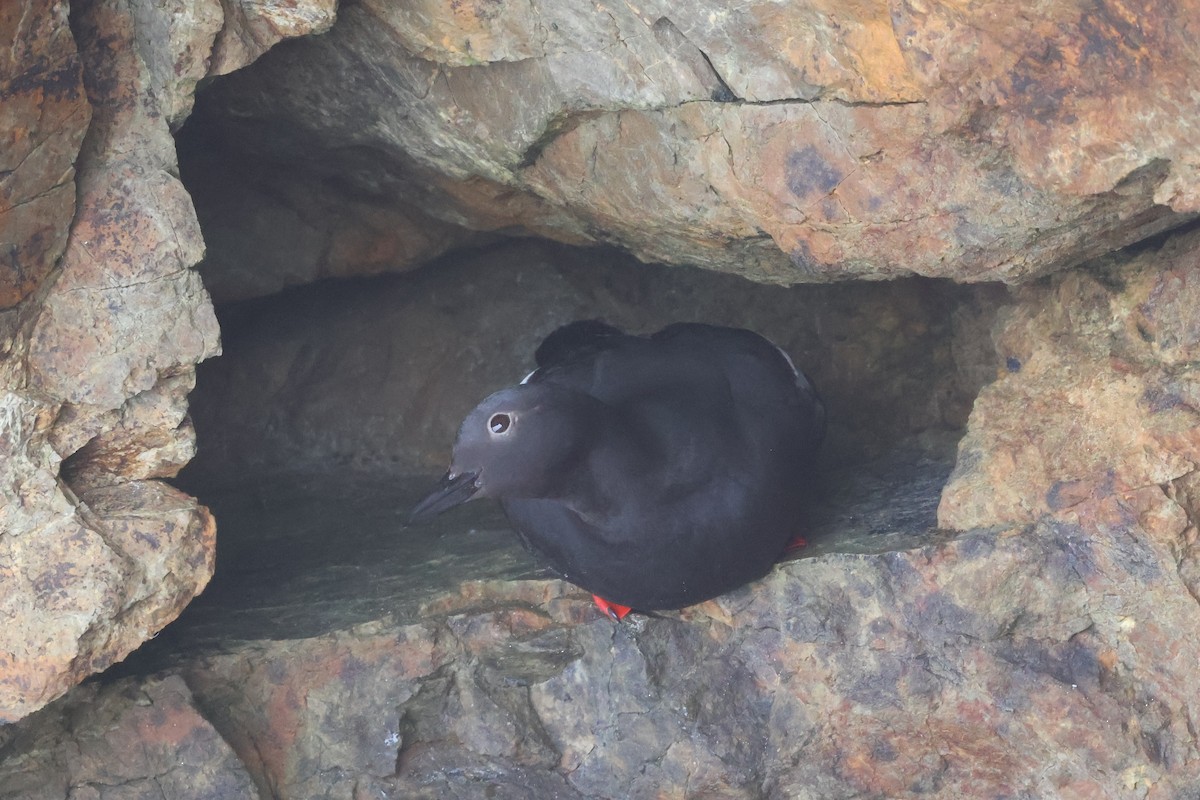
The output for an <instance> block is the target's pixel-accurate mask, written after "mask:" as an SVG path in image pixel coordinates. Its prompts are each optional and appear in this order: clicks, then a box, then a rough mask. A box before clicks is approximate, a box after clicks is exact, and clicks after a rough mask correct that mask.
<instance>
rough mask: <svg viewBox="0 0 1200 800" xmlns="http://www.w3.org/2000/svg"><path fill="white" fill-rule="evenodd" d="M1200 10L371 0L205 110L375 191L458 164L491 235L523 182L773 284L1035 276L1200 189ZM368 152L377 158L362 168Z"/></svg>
mask: <svg viewBox="0 0 1200 800" xmlns="http://www.w3.org/2000/svg"><path fill="white" fill-rule="evenodd" d="M1198 15H1200V5H1197V3H1196V0H1181V2H1179V3H1173V4H1168V5H1161V4H1151V3H1140V4H1138V3H1134V4H1130V3H1120V2H1103V3H1099V4H1096V3H1092V2H1084V0H1063V1H1062V2H1058V3H1055V4H1050V5H1041V6H1038V7H1037V8H1036V9H1033V8H1025V9H1019V10H1011V9H1009V8H1008V7H1007V6H1003V5H1002V4H998V3H974V4H967V5H964V4H961V3H959V4H955V3H934V4H928V3H899V4H895V5H894V6H893V7H890V8H886V9H885V8H883V7H877V6H872V5H870V4H861V3H860V4H853V3H836V2H820V3H815V4H800V3H793V4H784V5H781V4H778V3H769V2H751V3H748V4H743V5H741V6H739V7H738V8H736V9H731V8H729V6H728V4H726V3H717V2H711V3H709V2H702V3H699V4H692V5H689V6H688V7H687V8H680V7H678V6H677V5H672V4H666V3H661V2H649V3H636V4H623V5H619V6H614V7H608V6H605V7H603V8H599V7H593V6H591V5H586V4H585V5H584V6H578V7H575V6H572V7H570V8H567V7H563V6H562V5H561V4H554V3H542V2H535V3H532V4H526V5H517V4H503V5H500V6H497V5H495V4H493V3H487V2H464V3H458V2H455V3H442V2H436V1H433V2H422V3H419V4H416V5H407V4H406V5H403V6H394V5H392V4H385V3H377V2H364V3H360V4H355V5H352V6H347V7H346V8H344V9H342V12H341V15H340V18H339V21H338V23H337V24H336V25H335V26H334V27H333V28H332V29H331V30H330V32H329V33H328V34H326V35H324V36H322V37H317V38H311V39H306V40H302V41H300V42H297V43H294V44H293V46H290V47H288V48H285V49H280V50H277V51H274V52H272V53H270V54H268V55H267V56H266V57H264V58H263V59H262V60H260V61H259V62H258V63H257V64H255V65H254V66H253V67H252V68H250V69H248V70H245V71H243V72H240V73H238V74H236V75H231V76H230V77H229V78H228V79H227V80H225V81H223V82H221V83H220V84H218V85H214V86H213V87H212V89H211V91H210V92H209V93H208V96H207V97H205V98H202V99H201V111H200V115H201V116H203V117H204V118H205V120H206V121H207V122H210V123H212V124H213V125H214V126H216V127H223V128H224V129H225V131H226V141H227V142H228V143H229V144H230V146H231V147H232V148H233V150H234V151H235V152H236V153H238V155H231V156H230V158H231V159H239V158H246V157H250V158H258V157H262V156H263V154H266V153H275V154H280V153H286V154H287V155H286V159H287V160H288V162H289V163H290V164H291V165H292V168H293V169H295V170H298V171H301V172H304V173H316V174H322V175H325V174H338V175H340V176H341V178H342V180H343V181H344V184H345V186H346V190H347V192H348V193H349V194H351V195H353V194H355V193H359V192H364V191H365V192H376V191H377V190H378V188H379V178H378V175H379V172H381V171H382V172H384V173H386V174H389V175H399V176H400V183H401V184H403V183H404V181H405V180H406V179H405V178H404V177H403V176H404V174H405V173H406V172H410V171H411V170H410V168H411V166H412V165H414V164H415V165H416V166H418V167H419V168H420V170H423V171H427V172H428V171H431V172H433V173H435V174H440V175H441V176H443V177H441V178H439V179H438V180H437V181H436V183H438V184H440V186H441V187H442V190H441V191H440V192H432V193H429V196H430V201H429V203H428V204H427V205H425V208H426V210H428V211H430V212H432V213H434V214H436V215H437V216H440V217H441V218H443V219H446V220H448V221H455V222H458V221H462V222H465V224H467V225H468V226H470V227H474V228H476V229H490V228H492V227H493V226H494V224H495V223H494V219H495V216H496V215H495V213H494V212H490V213H489V212H483V213H480V211H479V209H480V208H481V207H482V206H484V205H486V203H485V198H496V197H503V196H505V195H506V193H507V196H509V197H511V198H513V200H512V203H511V208H512V211H513V212H514V215H515V216H516V220H515V222H516V224H517V227H516V228H514V229H515V230H522V229H523V230H526V231H534V230H536V231H540V232H542V233H544V234H548V235H551V236H553V237H555V238H559V239H561V240H563V241H579V240H580V238H581V236H582V237H583V238H585V239H588V240H591V241H596V242H604V243H609V244H617V245H620V246H622V247H625V248H627V249H629V250H630V251H632V252H633V253H634V254H636V255H637V256H639V257H640V258H642V259H643V260H656V261H666V262H670V263H693V264H699V265H702V266H707V267H712V268H716V269H720V270H725V271H731V272H738V273H741V274H744V275H746V276H748V277H751V278H753V279H755V280H759V281H765V282H771V283H786V284H791V283H797V282H808V281H824V280H835V279H844V278H854V277H865V278H891V277H896V276H900V275H906V274H912V273H917V274H921V275H929V276H943V277H951V278H955V279H957V280H965V281H981V280H1003V281H1007V282H1020V281H1022V280H1025V279H1028V278H1030V277H1033V276H1037V275H1040V274H1044V273H1047V272H1050V271H1052V270H1055V269H1057V268H1061V267H1064V266H1069V265H1073V264H1078V263H1081V262H1083V261H1085V260H1087V259H1088V258H1092V257H1095V256H1098V255H1102V254H1103V253H1105V252H1107V251H1110V250H1112V249H1114V248H1116V247H1120V246H1123V245H1125V244H1128V243H1130V242H1133V241H1137V240H1140V239H1142V238H1144V237H1146V236H1148V235H1150V234H1152V233H1154V232H1156V231H1158V230H1161V229H1163V228H1166V227H1170V226H1173V225H1177V224H1179V223H1181V222H1183V221H1185V220H1186V219H1187V218H1188V215H1190V214H1193V213H1195V212H1198V211H1200V193H1198V192H1197V190H1196V188H1195V186H1196V185H1197V182H1198V181H1197V177H1198V169H1200V159H1198V157H1197V155H1196V154H1197V153H1198V152H1200V123H1198V122H1197V120H1200V113H1197V100H1196V98H1197V97H1200V92H1198V83H1197V82H1198V81H1200V78H1198V77H1197V76H1200V56H1197V54H1196V51H1195V49H1194V48H1193V47H1192V46H1191V44H1190V41H1191V40H1190V36H1191V32H1190V29H1189V27H1188V24H1187V23H1180V22H1179V21H1180V20H1188V19H1192V18H1195V17H1197V16H1198ZM318 109H319V111H318ZM363 153H370V154H372V156H373V158H374V160H375V163H376V164H377V166H378V167H379V170H376V171H375V172H373V173H372V172H364V171H361V170H359V171H355V170H354V169H352V168H351V165H352V164H354V163H355V161H356V160H358V159H360V157H361V154H363ZM428 183H429V182H428V180H426V179H418V180H410V183H409V186H410V187H412V186H416V185H417V184H421V185H423V186H424V190H425V191H426V192H428V188H429V187H428ZM450 184H455V186H454V187H453V188H449V187H450ZM405 193H407V190H405V191H403V192H400V194H405ZM510 224H511V223H510Z"/></svg>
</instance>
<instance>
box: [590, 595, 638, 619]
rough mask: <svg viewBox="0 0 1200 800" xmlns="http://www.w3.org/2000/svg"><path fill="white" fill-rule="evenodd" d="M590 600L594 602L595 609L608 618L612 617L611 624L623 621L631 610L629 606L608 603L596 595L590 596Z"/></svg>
mask: <svg viewBox="0 0 1200 800" xmlns="http://www.w3.org/2000/svg"><path fill="white" fill-rule="evenodd" d="M592 600H594V601H595V602H596V607H597V608H599V609H600V610H601V611H603V612H604V613H605V614H608V616H610V617H612V620H613V622H620V621H621V620H623V619H625V615H626V614H628V613H629V612H630V611H632V610H633V609H631V608H630V607H629V606H623V605H620V604H618V603H610V602H609V601H607V600H605V599H604V598H603V597H601V596H600V595H598V594H594V595H592Z"/></svg>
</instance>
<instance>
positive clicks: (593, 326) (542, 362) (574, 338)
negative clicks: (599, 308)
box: [533, 319, 625, 369]
mask: <svg viewBox="0 0 1200 800" xmlns="http://www.w3.org/2000/svg"><path fill="white" fill-rule="evenodd" d="M624 336H625V334H624V333H622V332H621V331H620V330H618V329H617V328H614V327H613V326H612V325H609V324H608V323H607V322H603V321H601V320H598V319H582V320H578V321H577V322H571V323H569V324H567V325H563V326H562V327H561V328H558V329H557V330H555V331H554V332H553V333H551V334H550V335H549V336H547V337H546V338H545V339H544V340H543V341H542V343H541V344H540V345H538V349H537V352H535V353H534V354H533V359H534V361H535V362H537V365H538V369H549V368H551V367H555V366H560V365H563V364H567V363H569V362H572V361H579V360H581V359H586V358H592V357H594V356H595V355H596V354H597V353H599V352H601V351H603V350H606V349H608V348H610V347H613V346H614V345H615V344H616V343H617V342H618V341H620V339H622V338H624Z"/></svg>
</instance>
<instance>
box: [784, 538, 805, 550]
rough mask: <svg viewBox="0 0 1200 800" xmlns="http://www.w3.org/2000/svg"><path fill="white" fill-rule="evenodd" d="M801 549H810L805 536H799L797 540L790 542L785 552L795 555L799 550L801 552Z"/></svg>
mask: <svg viewBox="0 0 1200 800" xmlns="http://www.w3.org/2000/svg"><path fill="white" fill-rule="evenodd" d="M801 547H808V540H807V539H805V538H804V537H803V536H797V537H796V538H794V539H792V540H791V541H790V542H788V543H787V547H785V548H783V552H785V553H794V552H796V551H797V550H799V549H800V548H801Z"/></svg>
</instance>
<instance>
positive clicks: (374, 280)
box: [131, 102, 1009, 665]
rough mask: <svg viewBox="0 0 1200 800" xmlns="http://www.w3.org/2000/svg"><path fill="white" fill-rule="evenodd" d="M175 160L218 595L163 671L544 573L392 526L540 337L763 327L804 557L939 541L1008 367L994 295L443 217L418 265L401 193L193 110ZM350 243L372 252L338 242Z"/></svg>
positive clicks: (515, 552)
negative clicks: (193, 653)
mask: <svg viewBox="0 0 1200 800" xmlns="http://www.w3.org/2000/svg"><path fill="white" fill-rule="evenodd" d="M178 146H179V157H180V171H181V176H182V178H183V180H184V182H185V185H186V186H187V188H188V191H189V193H190V194H191V195H192V197H193V199H194V201H195V204H196V210H197V216H198V217H199V219H200V221H201V225H202V229H203V231H204V236H205V241H206V243H207V244H208V257H207V258H206V260H205V261H204V262H202V263H201V265H200V266H199V270H200V272H201V275H202V276H203V277H204V279H205V282H206V285H208V286H209V288H210V290H211V291H212V292H213V294H214V299H215V300H216V301H217V312H218V318H219V320H220V323H221V330H222V340H223V350H224V354H223V355H222V356H220V357H219V358H217V359H214V360H211V361H209V362H206V363H204V364H202V365H200V367H199V369H198V374H197V387H196V389H195V391H194V392H193V393H192V395H191V398H190V406H191V414H192V418H193V421H194V424H195V427H196V431H197V442H198V447H197V455H196V457H195V459H194V460H193V461H192V463H191V464H189V466H188V467H187V468H185V469H184V471H183V472H182V473H181V475H180V476H179V478H178V479H177V484H178V485H179V486H180V487H181V488H183V489H184V490H185V491H187V492H189V493H191V494H194V495H195V496H196V497H198V498H199V499H200V501H201V502H203V503H205V504H206V505H209V506H210V507H211V508H212V510H213V511H214V513H215V515H216V518H217V523H218V529H219V535H218V541H219V543H218V547H217V567H216V572H215V576H214V578H213V580H212V582H211V584H210V585H209V587H208V588H207V590H206V591H205V592H204V593H203V594H202V595H201V596H200V597H199V598H197V600H196V601H194V602H193V603H192V604H191V606H190V607H189V608H188V609H187V610H186V611H185V612H184V614H183V616H182V617H181V618H180V619H179V620H178V621H177V622H176V623H174V624H173V625H171V626H169V627H168V629H167V630H166V631H165V632H164V633H163V635H162V636H160V637H159V638H158V639H157V640H156V641H155V642H154V643H153V644H152V645H149V646H148V647H147V648H145V649H146V650H147V651H148V653H149V656H148V657H149V659H150V663H155V662H156V660H158V659H161V658H164V657H165V658H170V657H172V656H173V655H174V654H175V651H176V650H177V649H180V648H188V647H196V646H201V645H203V644H204V643H209V644H211V643H214V642H219V641H221V640H225V639H253V638H257V637H264V636H265V637H270V638H294V637H306V636H313V635H318V634H320V633H324V632H327V631H330V630H335V629H345V628H347V627H351V626H353V625H355V624H359V623H363V622H368V621H370V620H373V619H378V618H380V617H382V616H385V615H391V616H392V617H394V618H400V619H403V618H405V617H406V616H408V617H414V616H416V615H418V614H419V613H420V609H421V601H422V598H423V597H425V596H428V595H430V594H434V593H435V592H436V590H437V589H438V588H444V587H446V586H448V585H451V584H455V585H457V583H460V582H462V581H471V580H475V581H486V580H492V579H495V580H514V579H521V578H527V577H537V576H539V575H543V574H544V573H543V572H542V571H541V570H540V569H539V567H538V565H537V563H536V562H535V561H534V560H533V559H532V558H531V557H530V556H529V555H528V554H527V553H526V552H525V551H524V550H523V549H522V548H521V547H520V545H519V543H518V542H517V539H516V537H515V536H514V535H513V534H512V533H511V531H509V530H508V529H507V524H506V521H505V519H504V517H503V514H502V513H501V511H500V509H499V507H498V506H496V505H495V504H493V503H491V502H490V501H485V502H480V503H472V504H469V505H468V506H467V507H465V508H462V509H458V510H456V511H455V512H452V513H450V514H448V515H446V516H445V517H443V518H441V519H439V520H438V521H437V522H436V523H435V524H434V525H431V526H429V527H427V528H406V527H405V525H404V522H405V518H406V515H407V512H408V509H409V508H410V507H411V505H412V503H413V502H414V501H415V500H416V499H417V498H418V497H419V496H420V494H421V493H422V492H423V491H424V490H425V489H427V488H428V486H429V485H430V484H431V482H432V481H433V479H434V477H435V476H436V475H438V474H440V473H441V471H442V470H443V469H444V468H445V460H446V459H447V458H448V455H449V451H450V446H451V444H452V442H453V439H454V433H455V430H456V428H457V425H458V423H459V421H460V420H461V418H462V416H463V415H464V414H465V413H466V411H468V410H469V409H470V408H471V407H472V406H473V405H474V404H475V403H476V402H477V401H478V400H480V399H481V398H482V397H484V396H486V395H487V394H489V393H491V392H492V391H495V390H496V389H498V388H501V387H503V386H506V385H511V384H512V383H515V382H516V381H518V380H519V379H520V378H521V376H523V375H524V374H526V373H527V372H528V371H529V370H530V369H531V368H532V354H533V351H534V349H535V348H536V345H537V343H538V342H539V341H540V340H541V339H542V338H543V337H544V336H545V335H546V334H548V333H549V332H550V331H552V330H553V329H554V328H556V327H557V326H559V325H561V324H564V323H566V322H569V321H571V320H574V319H586V318H601V319H604V320H606V321H608V322H609V323H612V324H614V325H617V326H618V327H620V328H622V329H624V330H628V331H630V332H637V333H646V332H651V331H654V330H657V329H659V328H661V327H663V326H664V325H666V324H669V323H671V322H676V321H702V322H710V323H715V324H721V325H730V326H734V327H745V328H750V329H753V330H756V331H758V332H759V333H762V334H763V335H765V336H767V337H768V338H769V339H771V340H772V341H774V342H775V343H777V344H778V345H779V346H780V347H782V348H783V349H784V350H785V351H786V352H787V353H788V354H789V356H790V357H791V358H792V359H793V361H794V362H795V363H796V364H797V365H798V366H800V367H801V368H802V369H803V370H804V371H805V372H806V373H807V374H808V375H809V376H810V377H811V378H812V380H813V381H814V383H815V384H816V385H817V387H818V389H819V391H820V392H821V395H822V397H823V399H824V401H825V403H826V406H827V407H828V410H829V433H828V436H827V440H826V443H825V445H824V448H823V451H822V456H821V458H822V467H821V470H820V474H821V479H820V480H821V484H822V485H821V486H820V488H819V489H818V491H817V492H816V500H815V501H814V504H813V507H812V509H811V515H810V517H809V518H808V519H805V520H803V521H801V523H800V524H801V525H802V527H803V528H804V529H805V530H806V531H807V532H808V534H809V535H808V539H809V541H810V545H809V547H808V548H806V549H804V550H803V551H801V552H800V553H799V554H798V555H797V556H795V557H799V558H809V557H816V556H819V555H821V554H823V553H828V552H879V551H883V550H889V549H894V548H902V547H906V546H911V545H912V543H913V542H914V541H919V540H921V539H923V538H928V537H929V536H931V535H933V532H934V531H935V529H936V524H937V522H936V511H937V504H938V499H939V496H940V491H941V487H942V486H943V485H944V484H945V482H946V480H947V478H948V476H949V474H950V471H951V469H952V468H953V465H954V459H955V448H956V444H957V441H958V439H959V438H960V437H961V435H962V433H963V431H964V430H965V426H966V420H967V415H968V414H969V412H970V409H971V405H972V403H973V401H974V398H975V396H976V395H977V394H978V391H979V389H980V388H981V387H982V386H983V385H984V384H986V383H987V382H989V381H990V380H991V379H992V378H993V377H994V376H995V374H996V369H997V364H996V357H995V354H994V348H993V345H992V342H991V333H990V332H991V328H992V324H993V322H994V321H995V319H996V315H997V313H999V311H1000V309H1002V308H1003V307H1004V305H1005V304H1006V303H1007V302H1008V300H1009V295H1008V290H1007V289H1006V288H1005V287H1003V286H1001V285H998V284H977V285H959V284H955V283H952V282H950V281H946V280H938V279H925V278H905V279H899V280H893V281H887V282H845V283H837V284H810V285H797V286H791V287H786V286H773V285H765V284H760V283H755V282H752V281H749V280H746V279H744V278H741V277H739V276H736V275H730V274H722V273H717V272H713V271H709V270H704V269H700V268H694V267H681V266H667V265H661V264H644V263H641V262H639V261H637V260H635V259H633V258H632V257H630V256H629V255H627V254H625V253H623V252H621V251H619V250H617V249H612V248H605V247H580V246H573V245H571V244H564V243H559V242H551V241H548V240H545V239H541V238H538V237H535V236H529V235H520V236H506V235H503V234H501V233H498V232H490V233H488V232H483V233H480V232H474V231H468V230H466V229H464V228H459V227H457V226H448V225H446V226H445V227H444V228H439V227H437V225H444V223H441V222H439V223H437V225H434V226H432V229H431V230H423V231H421V234H422V235H423V236H424V237H425V238H424V239H421V240H420V241H419V242H418V243H417V245H416V246H415V248H416V249H412V250H408V251H404V249H403V247H402V246H400V245H398V244H397V240H398V239H399V238H403V237H404V236H405V235H406V234H407V233H408V232H411V230H412V228H405V227H404V226H403V225H401V226H400V227H398V228H394V229H389V227H388V226H389V225H391V224H392V223H395V222H396V217H395V215H391V216H389V214H388V213H387V212H386V208H387V207H388V204H389V203H391V202H393V201H394V200H395V198H394V197H392V198H391V200H389V199H387V198H383V197H380V196H377V197H365V196H364V195H363V194H362V193H361V192H354V191H350V190H349V189H347V186H346V185H345V184H344V183H341V182H338V181H336V180H333V179H331V178H330V176H329V175H327V174H321V173H319V172H318V173H307V172H306V171H305V170H304V169H303V167H302V165H295V164H293V165H292V166H291V167H289V158H290V157H291V156H290V155H289V153H288V152H287V151H286V148H284V149H283V150H281V152H280V153H274V154H272V153H262V152H253V153H252V152H247V151H243V150H240V149H239V148H238V147H237V145H236V142H231V140H230V139H229V138H228V137H227V136H224V135H222V134H221V132H220V126H219V124H214V122H213V121H212V120H210V119H208V118H207V117H206V116H205V113H204V106H203V102H201V103H200V105H199V106H198V110H197V114H196V115H194V117H193V119H192V121H190V122H189V123H188V125H186V126H185V127H184V129H183V130H182V131H181V132H180V133H179V135H178ZM360 155H362V154H360ZM363 157H364V158H365V157H366V156H363ZM396 185H397V186H398V185H399V184H398V183H397V184H396ZM393 189H394V190H395V192H400V191H401V190H400V189H396V187H395V186H393ZM405 208H408V206H405ZM406 213H407V212H406ZM419 227H420V226H418V228H419ZM510 233H512V232H510ZM520 233H522V234H527V233H528V232H520ZM356 237H358V238H360V239H362V240H363V241H364V242H366V241H369V243H370V246H366V245H364V246H363V247H360V248H358V249H355V248H354V247H350V246H349V245H347V242H352V241H354V240H355V238H356ZM418 238H419V237H418ZM402 251H403V252H402ZM439 253H440V255H439ZM144 655H145V654H144ZM131 663H132V664H134V665H136V664H137V659H134V660H133V661H132V662H131Z"/></svg>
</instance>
